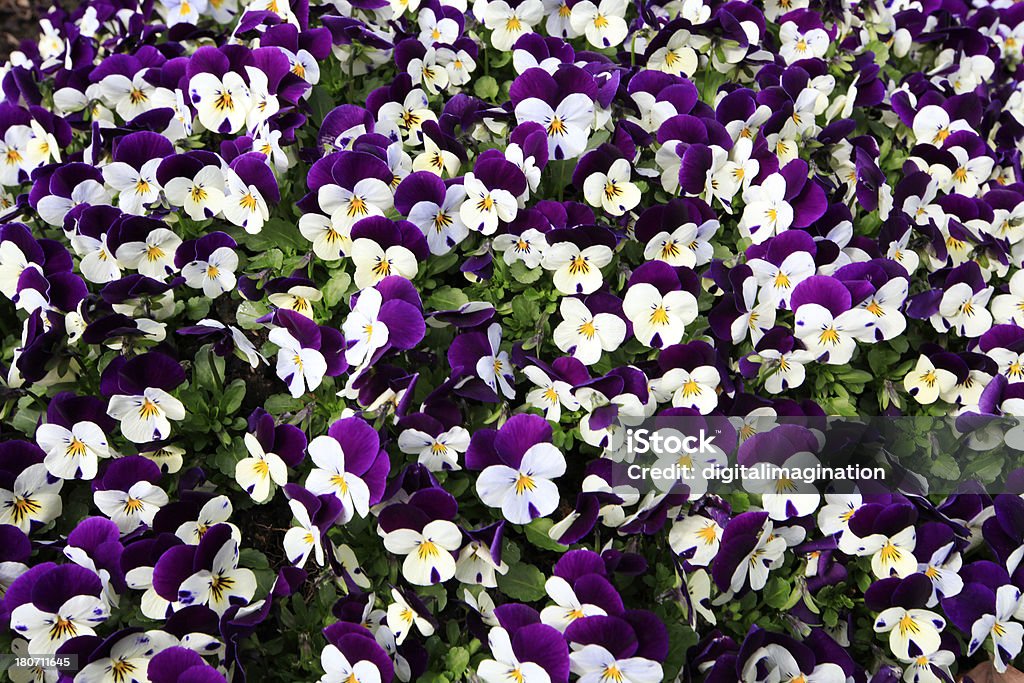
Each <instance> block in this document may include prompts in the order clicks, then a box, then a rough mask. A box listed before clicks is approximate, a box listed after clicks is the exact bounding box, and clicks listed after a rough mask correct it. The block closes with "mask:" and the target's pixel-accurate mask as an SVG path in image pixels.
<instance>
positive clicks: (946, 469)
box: [931, 453, 960, 481]
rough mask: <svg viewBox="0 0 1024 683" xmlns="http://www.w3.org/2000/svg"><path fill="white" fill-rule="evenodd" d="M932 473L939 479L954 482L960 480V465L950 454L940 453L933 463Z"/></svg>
mask: <svg viewBox="0 0 1024 683" xmlns="http://www.w3.org/2000/svg"><path fill="white" fill-rule="evenodd" d="M931 472H932V474H933V475H935V476H936V477H938V478H939V479H945V480H947V481H953V480H956V479H959V478H960V465H958V464H957V462H956V459H955V458H954V457H953V456H952V455H950V454H949V453H939V454H937V455H936V456H935V460H934V461H932V466H931Z"/></svg>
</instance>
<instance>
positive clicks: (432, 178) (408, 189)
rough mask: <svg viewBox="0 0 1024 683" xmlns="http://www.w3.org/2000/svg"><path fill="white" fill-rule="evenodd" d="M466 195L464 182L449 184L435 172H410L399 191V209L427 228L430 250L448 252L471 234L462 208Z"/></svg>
mask: <svg viewBox="0 0 1024 683" xmlns="http://www.w3.org/2000/svg"><path fill="white" fill-rule="evenodd" d="M465 198H466V190H465V188H464V187H463V186H461V185H454V184H453V185H446V184H445V183H444V182H443V181H442V180H441V179H440V178H438V177H437V175H435V174H434V173H428V172H426V171H417V172H415V173H410V174H409V175H408V176H406V177H405V179H404V180H402V182H401V184H399V186H398V188H397V189H396V190H395V208H397V209H398V210H399V212H401V214H402V215H404V216H406V217H407V218H408V220H409V222H410V223H412V224H413V225H415V226H416V227H418V228H419V229H420V230H422V231H423V234H424V235H425V236H426V238H427V244H428V245H429V246H430V253H431V254H435V255H443V254H447V253H448V252H449V251H451V250H452V249H453V248H454V247H455V246H456V245H457V244H459V243H461V242H462V241H463V240H464V239H466V236H467V235H469V228H467V227H466V225H465V223H463V222H462V215H461V211H460V207H461V206H462V204H463V203H464V201H465Z"/></svg>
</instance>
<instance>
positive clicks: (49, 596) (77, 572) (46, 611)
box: [11, 564, 110, 653]
mask: <svg viewBox="0 0 1024 683" xmlns="http://www.w3.org/2000/svg"><path fill="white" fill-rule="evenodd" d="M26 579H27V580H28V581H29V582H30V584H29V585H30V591H29V592H27V596H28V597H29V599H28V600H26V601H25V602H24V603H22V604H20V605H18V606H17V607H14V609H13V611H12V612H11V628H12V629H13V630H14V631H15V633H19V634H21V635H23V636H25V637H27V638H28V639H29V646H28V651H29V652H33V653H35V652H56V651H57V648H59V647H60V646H61V645H63V644H64V643H66V642H67V641H68V640H70V639H71V638H75V637H76V636H85V635H93V634H95V630H94V627H95V626H98V625H99V624H101V623H103V622H104V621H106V619H107V617H109V616H110V611H109V609H108V608H107V606H106V605H105V604H104V602H103V600H102V599H101V598H100V597H99V593H100V590H101V583H100V579H99V577H98V576H96V574H94V573H93V572H91V571H90V570H88V569H85V568H83V567H79V566H77V565H70V564H69V565H60V566H54V565H52V564H51V565H50V568H49V569H48V570H47V571H45V572H40V573H38V574H35V575H28V574H27V575H26Z"/></svg>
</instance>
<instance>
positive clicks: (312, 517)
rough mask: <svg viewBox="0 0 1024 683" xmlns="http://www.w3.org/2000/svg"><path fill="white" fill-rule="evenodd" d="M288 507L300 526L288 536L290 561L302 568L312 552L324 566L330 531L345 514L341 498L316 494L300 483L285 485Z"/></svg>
mask: <svg viewBox="0 0 1024 683" xmlns="http://www.w3.org/2000/svg"><path fill="white" fill-rule="evenodd" d="M284 490H285V494H286V495H287V496H288V498H289V500H288V507H289V508H290V509H291V511H292V516H293V517H294V518H295V520H296V521H297V522H298V523H299V526H294V527H292V528H290V529H289V530H288V531H287V532H286V533H285V536H284V551H285V553H286V555H287V557H288V560H289V561H290V562H291V563H292V564H293V565H295V566H297V567H302V566H304V565H305V564H306V561H307V560H308V559H309V555H310V553H312V554H313V558H314V560H315V561H316V563H317V564H318V565H320V566H321V567H322V566H323V565H324V540H325V539H326V537H327V532H328V531H329V530H330V528H331V526H332V525H333V524H334V522H335V521H336V520H337V519H338V516H339V515H340V514H341V509H342V508H341V501H339V500H338V499H337V498H336V497H335V496H333V495H330V494H324V495H321V496H315V495H312V494H311V493H310V492H309V491H307V490H306V489H304V488H302V487H301V486H298V485H296V484H288V485H286V486H285V487H284Z"/></svg>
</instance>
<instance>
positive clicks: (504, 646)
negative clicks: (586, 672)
mask: <svg viewBox="0 0 1024 683" xmlns="http://www.w3.org/2000/svg"><path fill="white" fill-rule="evenodd" d="M487 645H488V647H489V648H490V651H491V656H492V657H493V658H494V659H485V660H483V661H482V662H480V665H479V666H478V667H477V670H476V674H477V676H479V677H480V679H481V680H482V681H485V683H502V682H503V681H507V680H509V679H510V678H512V679H513V680H516V681H519V680H522V681H523V683H564V682H565V681H568V680H569V662H568V659H569V656H568V651H567V648H566V645H565V641H564V640H563V639H562V638H560V637H559V636H558V632H557V631H556V630H554V629H553V628H551V627H550V626H546V625H544V624H530V625H525V626H522V627H521V628H519V629H517V630H516V631H515V632H514V633H512V634H510V633H509V632H508V631H506V630H505V629H504V628H502V627H500V626H496V627H494V628H492V629H491V631H490V633H489V634H488V636H487Z"/></svg>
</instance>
